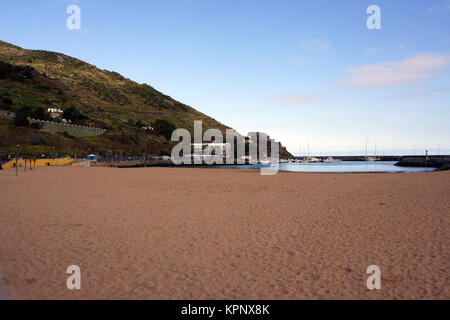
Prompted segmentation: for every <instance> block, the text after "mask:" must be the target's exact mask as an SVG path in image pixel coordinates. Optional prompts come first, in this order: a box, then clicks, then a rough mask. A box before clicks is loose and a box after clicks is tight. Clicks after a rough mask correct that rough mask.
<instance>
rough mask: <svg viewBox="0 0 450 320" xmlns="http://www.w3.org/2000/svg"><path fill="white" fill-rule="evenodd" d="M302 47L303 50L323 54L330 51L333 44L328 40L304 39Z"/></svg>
mask: <svg viewBox="0 0 450 320" xmlns="http://www.w3.org/2000/svg"><path fill="white" fill-rule="evenodd" d="M301 47H302V49H307V50H313V51H316V52H323V51H327V50H329V49H330V48H331V44H330V43H329V42H328V40H326V39H320V38H316V39H304V40H301Z"/></svg>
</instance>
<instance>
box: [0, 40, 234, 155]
mask: <svg viewBox="0 0 450 320" xmlns="http://www.w3.org/2000/svg"><path fill="white" fill-rule="evenodd" d="M48 108H59V109H62V110H65V111H66V114H69V111H71V113H70V114H72V115H73V118H72V119H73V122H74V123H75V124H80V125H86V126H93V127H99V128H104V129H107V132H106V133H105V134H104V135H102V136H99V137H88V138H74V137H71V136H68V135H67V134H58V133H53V132H50V131H48V130H47V129H39V128H37V127H34V128H33V127H32V126H27V125H23V124H20V121H13V120H8V119H4V118H0V151H4V152H5V151H6V152H12V151H14V149H15V145H16V144H20V145H21V146H22V147H21V149H22V151H23V153H29V154H36V153H49V152H52V150H55V149H53V148H52V147H55V148H56V149H57V150H58V153H59V154H73V153H74V151H75V150H76V149H78V150H79V152H80V151H81V153H88V152H98V153H100V154H108V153H110V152H111V151H112V150H114V151H115V152H122V153H123V154H129V155H132V154H135V155H139V154H143V153H145V154H151V155H160V154H170V150H171V145H172V144H171V143H170V142H169V141H168V139H167V133H165V132H164V128H163V127H164V126H167V122H164V121H161V120H167V121H168V122H169V125H173V126H175V127H177V128H186V129H188V130H190V131H191V132H192V129H193V123H194V120H201V121H203V127H204V130H206V129H208V128H217V129H219V130H221V131H224V130H225V129H226V128H227V127H226V126H224V125H223V124H221V123H219V122H217V121H216V120H214V119H212V118H210V117H208V116H207V115H205V114H202V113H201V112H198V111H197V110H195V109H194V108H192V107H190V106H187V105H185V104H183V103H181V102H178V101H176V100H174V99H172V98H171V97H169V96H167V95H164V94H162V93H161V92H159V91H157V90H155V89H154V88H152V87H151V86H149V85H147V84H138V83H136V82H134V81H131V80H129V79H126V78H124V77H123V76H121V75H120V74H118V73H115V72H111V71H107V70H101V69H98V68H96V67H95V66H93V65H91V64H89V63H86V62H83V61H80V60H78V59H75V58H72V57H69V56H66V55H64V54H60V53H55V52H48V51H40V50H25V49H22V48H20V47H17V46H14V45H11V44H9V43H6V42H3V41H0V111H3V112H5V111H10V112H13V113H17V112H19V114H21V113H24V114H27V115H28V116H30V115H31V117H32V118H37V117H39V118H44V119H45V118H46V117H47V116H48V115H46V114H45V112H46V110H47V109H48ZM43 111H45V112H44V113H43ZM74 113H75V114H74ZM16 118H17V117H16ZM155 122H156V127H155ZM158 124H159V125H158ZM149 126H153V127H155V129H158V128H159V129H160V130H153V131H152V130H145V129H144V127H149ZM166 131H167V130H166Z"/></svg>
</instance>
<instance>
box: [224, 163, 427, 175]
mask: <svg viewBox="0 0 450 320" xmlns="http://www.w3.org/2000/svg"><path fill="white" fill-rule="evenodd" d="M395 163H396V162H395V161H376V162H375V161H374V162H372V161H342V162H338V163H322V162H320V163H280V170H284V171H292V172H322V173H324V172H328V173H344V172H424V171H434V170H435V169H434V168H411V167H397V166H394V164H395ZM261 167H262V165H236V166H218V168H227V169H244V170H247V169H255V170H256V169H259V168H261Z"/></svg>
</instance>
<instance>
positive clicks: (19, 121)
mask: <svg viewBox="0 0 450 320" xmlns="http://www.w3.org/2000/svg"><path fill="white" fill-rule="evenodd" d="M32 113H33V109H32V108H31V107H30V106H27V105H25V106H22V107H20V109H19V110H17V112H16V115H15V116H14V120H13V122H14V125H15V126H17V127H28V126H29V125H30V123H29V122H28V117H31V114H32Z"/></svg>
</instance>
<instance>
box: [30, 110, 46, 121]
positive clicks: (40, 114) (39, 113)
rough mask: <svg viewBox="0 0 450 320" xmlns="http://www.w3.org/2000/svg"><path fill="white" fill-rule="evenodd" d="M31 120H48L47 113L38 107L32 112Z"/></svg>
mask: <svg viewBox="0 0 450 320" xmlns="http://www.w3.org/2000/svg"><path fill="white" fill-rule="evenodd" d="M31 118H33V119H38V120H48V113H47V112H46V111H45V109H44V108H42V107H38V108H36V109H34V110H33V112H32V114H31Z"/></svg>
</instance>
